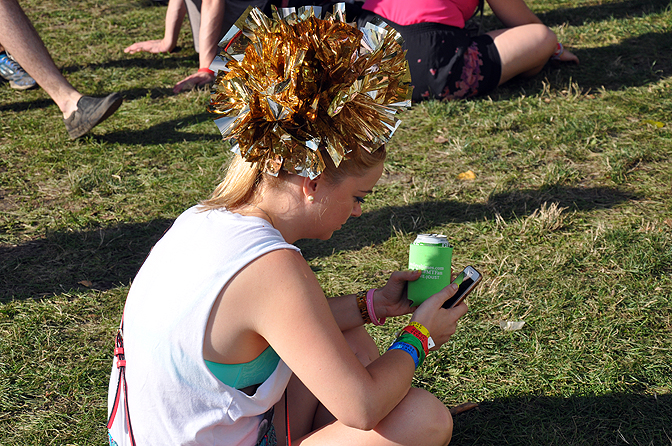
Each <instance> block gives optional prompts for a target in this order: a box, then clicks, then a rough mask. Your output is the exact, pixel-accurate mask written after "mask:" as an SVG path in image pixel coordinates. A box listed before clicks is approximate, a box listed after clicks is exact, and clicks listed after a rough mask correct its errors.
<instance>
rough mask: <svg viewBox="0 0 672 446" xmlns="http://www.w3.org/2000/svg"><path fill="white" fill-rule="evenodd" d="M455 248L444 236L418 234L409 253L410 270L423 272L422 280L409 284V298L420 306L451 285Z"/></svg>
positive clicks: (414, 304) (412, 302)
mask: <svg viewBox="0 0 672 446" xmlns="http://www.w3.org/2000/svg"><path fill="white" fill-rule="evenodd" d="M452 257H453V248H452V246H450V243H448V238H447V237H446V236H445V235H442V234H418V236H417V237H416V238H415V241H413V243H411V246H410V249H409V253H408V269H410V270H417V269H419V270H422V274H421V275H420V278H419V279H418V280H416V281H413V282H408V298H409V299H410V300H411V304H412V305H413V306H416V305H420V304H421V303H423V302H424V301H425V300H427V298H428V297H429V296H431V295H432V294H435V293H438V292H439V291H441V290H442V289H443V288H445V287H447V286H448V285H450V271H451V270H450V267H451V262H452Z"/></svg>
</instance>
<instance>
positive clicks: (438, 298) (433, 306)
mask: <svg viewBox="0 0 672 446" xmlns="http://www.w3.org/2000/svg"><path fill="white" fill-rule="evenodd" d="M457 289H458V286H457V285H456V284H450V285H448V286H447V287H445V288H444V289H442V290H441V291H439V292H438V293H436V294H434V295H432V296H431V297H429V298H428V299H427V300H426V301H424V302H423V303H422V304H421V305H420V306H419V307H418V308H417V309H416V310H415V312H414V313H413V317H412V318H411V321H415V322H418V323H420V324H422V325H424V326H425V328H427V330H429V334H430V336H431V337H432V339H433V340H434V344H436V346H435V347H434V348H433V349H432V350H438V349H439V348H440V347H441V346H442V345H443V344H444V343H446V342H447V341H448V339H450V337H451V336H452V335H453V333H455V330H456V328H457V321H458V319H460V318H461V317H462V316H464V315H465V314H466V313H467V310H468V308H467V305H466V304H465V303H464V301H463V302H462V303H460V304H459V305H456V306H454V307H453V308H442V307H441V306H442V305H443V303H444V302H445V301H447V300H448V299H450V298H451V297H453V295H454V294H455V292H456V291H457Z"/></svg>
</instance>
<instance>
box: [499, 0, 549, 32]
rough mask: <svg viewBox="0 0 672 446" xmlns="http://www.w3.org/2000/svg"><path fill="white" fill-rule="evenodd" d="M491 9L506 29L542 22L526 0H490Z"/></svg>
mask: <svg viewBox="0 0 672 446" xmlns="http://www.w3.org/2000/svg"><path fill="white" fill-rule="evenodd" d="M488 5H490V9H492V12H493V13H494V14H495V16H497V18H498V19H499V20H500V21H501V22H502V23H503V24H504V26H505V27H506V28H513V27H515V26H520V25H528V24H530V23H540V24H542V25H543V23H542V21H541V20H540V19H539V17H537V16H536V15H535V14H534V13H533V12H532V11H531V10H530V8H529V7H528V6H527V4H526V3H525V1H524V0H488Z"/></svg>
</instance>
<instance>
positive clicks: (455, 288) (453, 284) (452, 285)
mask: <svg viewBox="0 0 672 446" xmlns="http://www.w3.org/2000/svg"><path fill="white" fill-rule="evenodd" d="M450 288H451V289H452V290H453V291H457V289H458V288H459V287H458V286H457V284H456V283H451V284H450Z"/></svg>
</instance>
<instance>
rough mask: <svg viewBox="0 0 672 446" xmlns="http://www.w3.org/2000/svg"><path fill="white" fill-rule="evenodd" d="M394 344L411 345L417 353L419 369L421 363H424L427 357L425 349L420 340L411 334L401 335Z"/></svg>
mask: <svg viewBox="0 0 672 446" xmlns="http://www.w3.org/2000/svg"><path fill="white" fill-rule="evenodd" d="M395 342H403V343H406V344H411V345H412V346H413V347H415V349H416V350H417V351H418V367H420V366H421V365H422V363H423V362H425V357H426V356H427V355H426V354H425V349H424V347H423V345H422V341H421V340H420V339H418V338H416V337H415V336H413V335H412V334H408V333H402V334H401V336H399V337H398V338H397V340H396V341H395Z"/></svg>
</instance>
